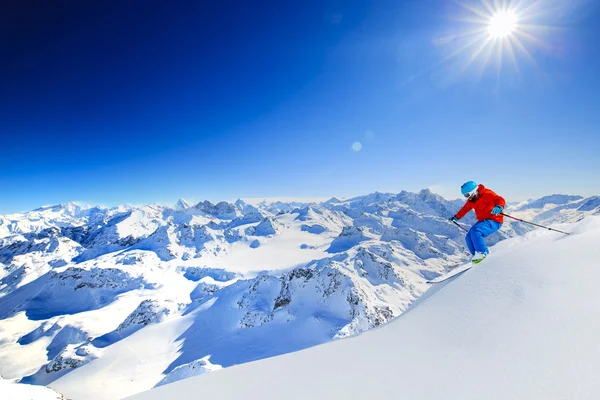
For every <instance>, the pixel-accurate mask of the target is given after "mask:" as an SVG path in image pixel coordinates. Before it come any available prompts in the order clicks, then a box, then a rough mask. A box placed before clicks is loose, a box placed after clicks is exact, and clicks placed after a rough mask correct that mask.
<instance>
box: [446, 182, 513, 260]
mask: <svg viewBox="0 0 600 400" xmlns="http://www.w3.org/2000/svg"><path fill="white" fill-rule="evenodd" d="M460 190H461V192H462V194H463V196H465V197H466V198H467V202H466V203H465V205H464V206H463V208H461V209H460V211H459V212H457V213H456V215H455V216H453V217H452V218H450V219H449V220H450V221H451V222H456V221H458V220H459V219H461V218H462V217H464V216H465V215H466V214H467V213H468V212H469V211H471V210H475V215H476V216H477V221H478V222H477V223H476V224H475V225H473V227H472V228H471V230H469V232H468V233H467V237H466V241H467V247H468V248H469V251H470V252H471V255H472V259H471V261H473V263H475V264H477V263H480V262H481V261H483V259H484V258H485V257H486V256H487V255H488V253H489V250H488V248H487V246H486V245H485V241H484V240H483V238H485V237H487V236H489V235H491V234H492V233H494V232H496V231H497V230H498V229H500V227H501V226H502V223H503V222H504V216H503V215H502V210H504V207H505V206H506V201H504V199H503V198H502V197H501V196H498V195H497V194H496V193H494V192H493V191H492V190H490V189H488V188H486V187H485V186H483V185H477V184H476V183H475V182H473V181H469V182H466V183H465V184H464V185H462V186H461V188H460Z"/></svg>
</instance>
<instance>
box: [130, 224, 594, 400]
mask: <svg viewBox="0 0 600 400" xmlns="http://www.w3.org/2000/svg"><path fill="white" fill-rule="evenodd" d="M560 227H561V229H568V230H570V231H572V232H573V233H574V234H573V235H571V236H563V235H560V234H556V233H551V232H545V231H535V232H531V233H529V234H527V235H525V236H524V237H519V238H515V239H511V240H507V241H504V242H502V243H500V244H499V245H497V246H496V248H495V252H494V253H493V254H492V255H491V256H490V257H489V258H488V259H486V261H485V262H484V263H482V264H480V265H479V266H477V267H475V268H473V269H471V270H470V271H469V272H467V273H465V274H463V275H460V276H459V277H457V278H455V279H453V280H450V281H448V282H447V283H445V284H439V285H437V286H433V287H431V288H430V289H429V291H427V292H426V293H425V294H424V295H423V296H422V297H421V298H420V299H419V300H418V302H417V303H416V304H414V305H413V306H412V307H411V309H410V310H409V311H408V312H407V313H405V314H404V315H403V316H402V317H400V318H398V319H397V320H395V321H392V322H391V323H389V324H387V325H385V326H383V327H380V328H379V329H374V330H372V331H369V332H366V333H363V334H361V335H358V336H356V337H352V338H348V339H346V340H338V341H335V342H332V343H329V344H326V345H322V346H318V347H314V348H311V349H307V350H304V351H301V352H297V353H292V354H287V355H283V356H279V357H275V358H271V359H267V360H261V361H258V362H254V363H249V364H245V365H241V366H236V367H232V368H228V369H224V370H220V371H217V372H215V373H211V374H207V375H203V376H200V377H194V378H190V379H187V380H184V381H180V382H176V383H173V384H171V385H166V386H162V387H159V388H156V389H153V390H151V391H149V392H146V393H143V394H140V395H137V396H134V397H132V400H153V399H165V398H178V399H191V398H195V397H197V396H198V394H201V396H202V397H206V398H219V399H240V398H261V399H265V400H269V399H282V398H286V399H309V398H312V399H349V398H359V399H366V398H378V399H397V398H407V399H428V400H430V399H444V400H445V399H473V400H475V399H482V398H486V399H498V400H505V399H528V400H535V399H539V400H548V399H597V398H599V397H600V381H599V380H598V379H597V373H598V371H599V370H600V346H598V338H599V337H600V316H599V314H598V312H597V306H598V304H600V292H599V291H598V289H597V286H598V285H597V281H598V280H599V279H600V269H599V268H598V266H599V263H600V246H598V243H599V242H600V218H599V217H590V218H587V219H585V220H583V221H582V222H579V223H577V224H575V225H572V226H567V225H562V226H560Z"/></svg>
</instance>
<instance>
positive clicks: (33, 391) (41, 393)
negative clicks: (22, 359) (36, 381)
mask: <svg viewBox="0 0 600 400" xmlns="http://www.w3.org/2000/svg"><path fill="white" fill-rule="evenodd" d="M0 394H1V396H2V400H33V399H35V400H64V397H63V396H62V395H61V394H60V393H57V392H55V391H54V390H52V389H50V388H46V387H43V386H34V385H23V384H20V383H15V382H12V381H9V380H5V379H3V378H2V377H0Z"/></svg>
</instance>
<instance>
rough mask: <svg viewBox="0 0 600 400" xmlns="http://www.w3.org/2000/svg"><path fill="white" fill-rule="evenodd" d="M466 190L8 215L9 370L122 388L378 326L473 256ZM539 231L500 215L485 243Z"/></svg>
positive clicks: (76, 385) (3, 234)
mask: <svg viewBox="0 0 600 400" xmlns="http://www.w3.org/2000/svg"><path fill="white" fill-rule="evenodd" d="M553 202H554V203H553ZM579 202H581V204H579V206H577V207H575V206H574V205H575V204H578V203H579ZM555 203H560V204H555ZM527 204H528V207H529V208H527ZM527 204H522V205H520V207H524V206H525V208H523V209H522V210H523V211H517V210H515V211H517V212H527V213H529V214H528V215H529V216H531V217H532V218H535V217H536V216H537V215H538V214H539V215H541V214H543V213H547V212H548V211H549V210H553V209H556V208H557V207H567V206H569V207H571V208H567V209H566V211H561V210H562V209H557V210H556V212H555V214H553V215H555V216H556V220H557V221H562V220H563V219H564V218H567V217H568V219H569V220H573V221H576V220H578V219H580V218H582V217H584V216H587V215H593V214H595V213H599V212H600V211H599V210H600V209H597V208H594V205H595V198H589V199H579V198H570V197H560V196H551V198H549V199H545V200H543V201H540V202H538V203H535V202H530V203H527ZM537 204H539V207H538V205H537ZM461 205H462V202H461V201H448V200H445V199H443V198H442V197H440V196H437V195H436V194H434V193H432V192H431V191H429V190H423V191H421V192H419V193H409V192H400V193H398V194H393V193H372V194H369V195H366V196H359V197H356V198H352V199H343V200H340V199H336V198H332V199H330V200H328V201H325V202H323V203H301V202H288V203H284V202H282V201H277V202H270V203H267V202H263V203H259V204H257V205H256V206H254V205H251V204H247V203H245V202H244V201H242V200H238V201H236V202H235V203H227V202H220V203H217V204H212V203H210V202H207V201H205V202H201V203H198V204H196V205H190V204H187V203H186V202H184V201H180V202H178V204H177V205H176V206H175V207H174V208H171V207H163V206H155V205H151V206H142V207H131V206H120V207H115V208H110V209H109V208H102V207H93V208H90V207H87V208H86V207H80V206H77V205H74V204H72V203H67V204H63V205H59V206H53V207H44V208H42V209H38V210H34V211H32V212H30V213H24V214H13V215H10V216H4V217H0V374H2V376H4V377H5V378H7V379H16V380H19V381H20V382H21V383H34V384H41V385H51V386H52V387H56V388H58V389H60V391H61V392H62V393H64V394H65V395H66V396H68V397H69V398H73V399H75V400H78V399H80V398H81V399H83V398H85V399H93V398H97V399H115V398H120V397H124V396H127V395H131V394H134V393H137V392H140V391H143V390H147V389H150V388H152V387H153V386H156V385H158V384H164V383H165V382H173V381H176V380H178V379H182V378H184V377H188V376H192V375H194V374H203V373H206V372H209V371H212V370H215V369H218V368H219V367H223V368H227V367H231V366H233V365H236V364H241V363H246V362H250V361H255V360H258V359H261V358H265V357H272V356H277V355H280V354H284V353H288V352H292V351H297V350H300V349H303V348H306V347H310V346H314V345H318V344H322V343H325V342H328V341H331V340H334V339H337V338H342V337H347V336H350V335H354V334H357V333H360V332H363V331H366V330H369V329H372V328H374V327H377V326H380V325H382V324H384V323H386V322H388V321H390V320H391V319H393V318H395V317H397V316H399V315H401V314H402V313H403V312H404V311H405V310H406V309H407V308H408V307H409V306H410V305H411V304H412V303H413V302H414V301H415V300H417V299H418V298H419V296H421V294H422V293H423V292H424V291H425V290H427V288H428V285H427V284H426V283H425V282H426V280H428V279H431V278H433V277H435V276H438V275H440V274H442V273H444V272H445V271H447V270H448V269H450V268H451V267H452V266H454V265H456V264H460V263H462V262H464V261H465V260H466V259H467V253H466V250H465V247H464V232H462V231H461V230H460V229H459V228H458V227H456V226H455V225H453V224H449V223H448V221H447V218H448V216H449V215H452V214H453V213H455V212H456V210H458V209H459V207H460V206H461ZM540 207H541V208H540ZM511 212H512V211H511ZM552 218H553V217H552V216H549V217H547V218H546V219H548V220H550V221H552ZM7 221H8V222H7ZM461 222H463V223H464V224H465V225H466V226H468V225H469V224H472V223H473V222H474V218H473V216H472V215H469V216H468V217H467V218H465V219H464V220H463V221H461ZM530 230H531V228H530V227H528V226H526V225H523V224H520V223H512V222H511V221H507V222H506V223H505V224H504V226H503V228H502V230H501V231H500V232H498V233H496V234H494V235H492V236H490V237H489V238H488V243H490V244H496V243H499V242H502V241H503V240H505V239H507V238H510V237H514V236H517V235H522V234H525V233H527V232H529V231H530ZM493 251H494V252H495V251H496V250H495V248H494V249H493ZM158 344H160V345H158ZM115 382H119V384H118V385H116V384H114V383H115ZM161 382H162V383H161Z"/></svg>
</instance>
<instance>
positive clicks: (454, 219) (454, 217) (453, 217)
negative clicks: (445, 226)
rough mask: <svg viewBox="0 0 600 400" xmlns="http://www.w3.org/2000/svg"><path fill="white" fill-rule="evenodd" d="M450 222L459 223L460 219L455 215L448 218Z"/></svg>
mask: <svg viewBox="0 0 600 400" xmlns="http://www.w3.org/2000/svg"><path fill="white" fill-rule="evenodd" d="M448 221H450V222H456V221H458V218H456V215H453V216H452V218H448Z"/></svg>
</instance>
